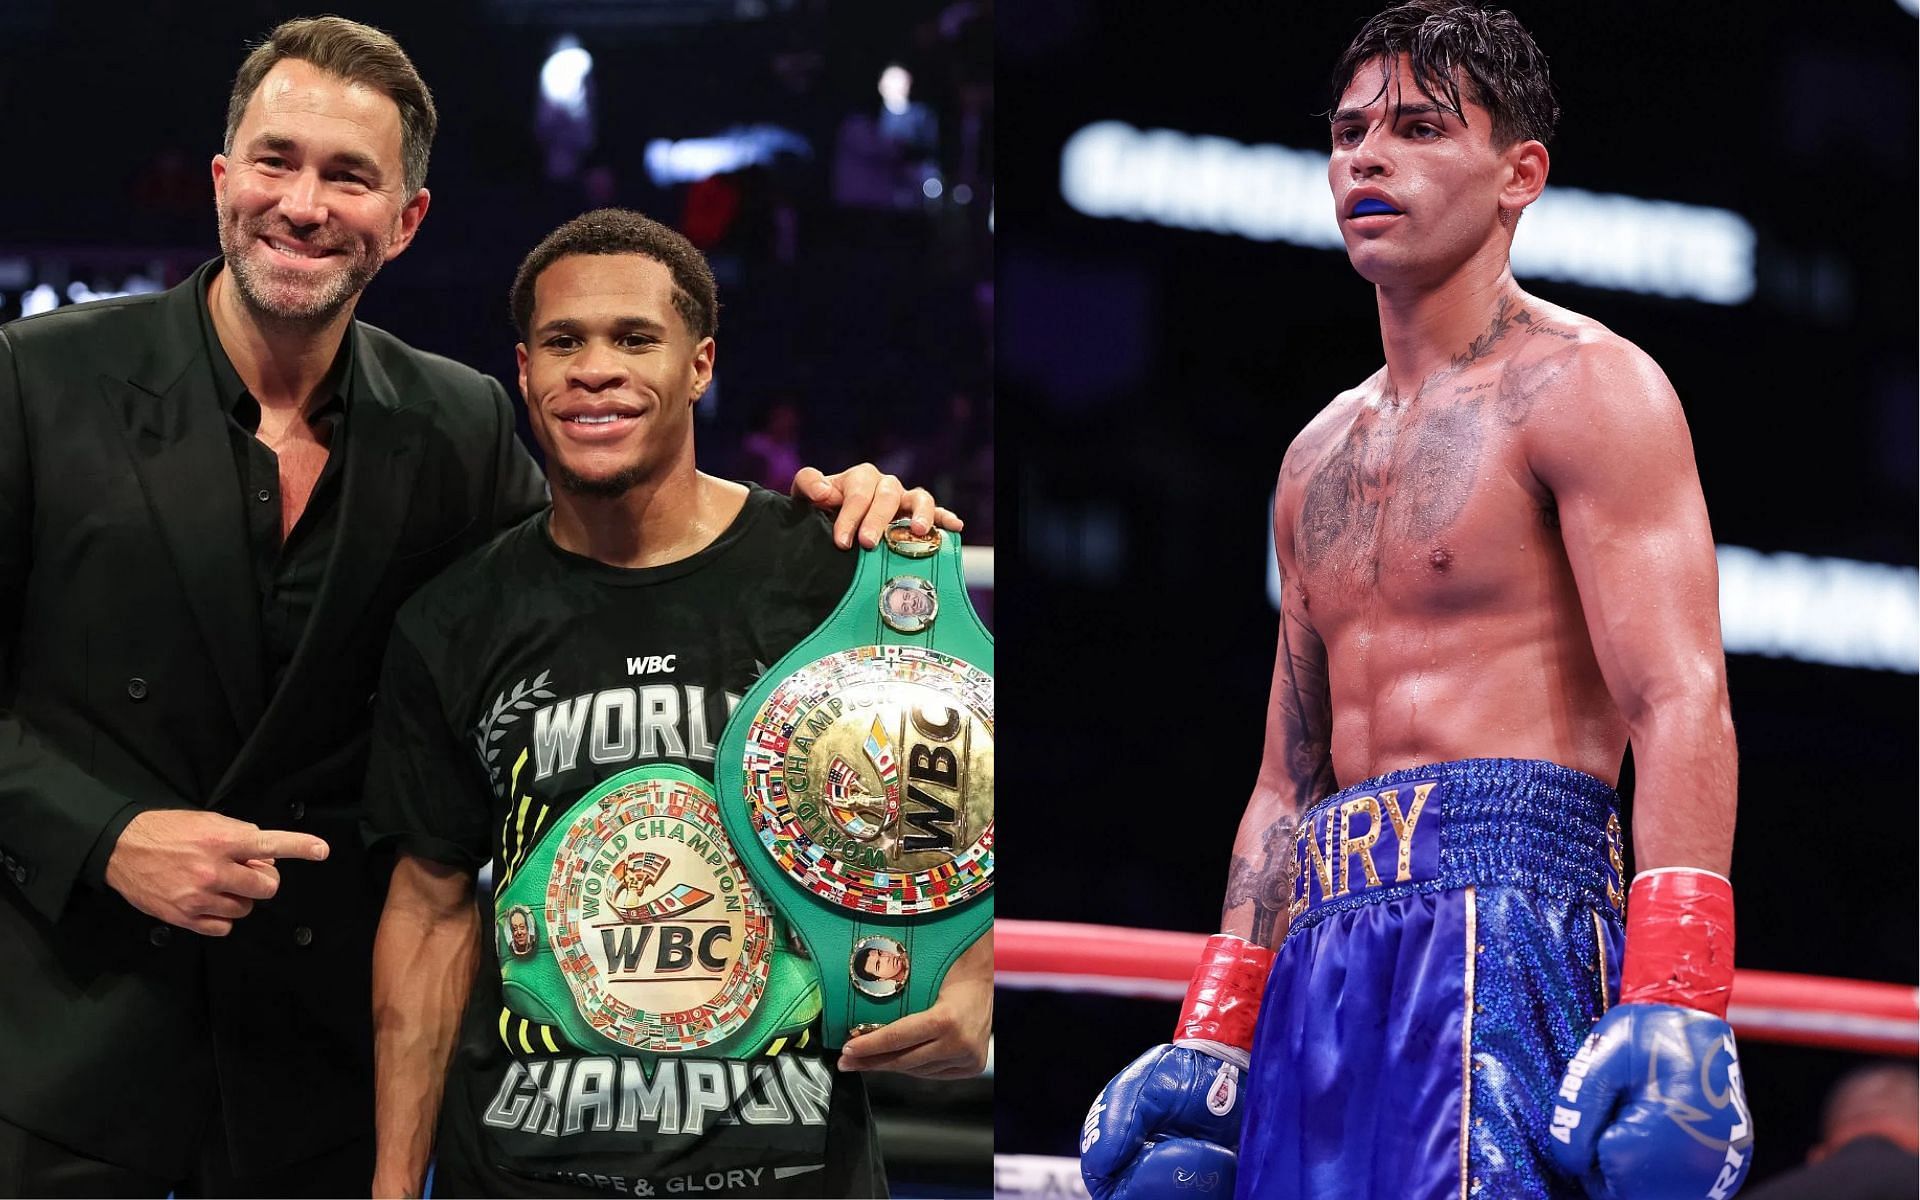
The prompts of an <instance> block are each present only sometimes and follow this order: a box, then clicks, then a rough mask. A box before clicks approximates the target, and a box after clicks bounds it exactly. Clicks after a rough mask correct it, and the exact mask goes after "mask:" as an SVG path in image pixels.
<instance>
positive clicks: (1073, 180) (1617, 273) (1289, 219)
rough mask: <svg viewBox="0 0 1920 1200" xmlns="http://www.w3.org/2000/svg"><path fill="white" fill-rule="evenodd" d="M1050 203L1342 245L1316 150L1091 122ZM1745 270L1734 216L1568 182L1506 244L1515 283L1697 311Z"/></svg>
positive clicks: (1745, 283)
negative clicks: (1535, 282) (1662, 300)
mask: <svg viewBox="0 0 1920 1200" xmlns="http://www.w3.org/2000/svg"><path fill="white" fill-rule="evenodd" d="M1060 195H1061V197H1062V198H1063V199H1065V200H1066V202H1067V203H1068V204H1069V205H1071V206H1072V207H1073V208H1074V209H1075V211H1077V212H1081V213H1084V214H1086V215H1087V216H1090V217H1103V218H1114V219H1119V220H1128V221H1145V222H1148V223H1150V224H1155V225H1165V226H1169V227H1171V228H1175V229H1194V230H1202V231H1206V232H1211V233H1220V234H1226V235H1230V236H1236V237H1244V238H1251V239H1252V240H1254V241H1262V242H1271V241H1281V242H1289V243H1291V244H1293V245H1297V246H1310V247H1313V248H1316V249H1322V250H1339V249H1342V248H1343V243H1342V242H1341V240H1340V228H1339V225H1338V224H1337V223H1336V221H1335V220H1334V215H1333V203H1332V201H1331V199H1330V198H1329V197H1328V193H1327V156H1326V155H1325V154H1322V153H1319V152H1317V151H1312V150H1296V149H1294V148H1292V147H1289V146H1279V145H1263V144H1255V145H1249V144H1246V143H1243V142H1237V141H1234V140H1233V139H1232V138H1225V137H1215V136H1209V135H1201V134H1190V133H1181V132H1178V131H1176V130H1171V129H1135V128H1134V127H1133V126H1131V125H1128V124H1126V123H1125V122H1123V121H1096V122H1094V123H1093V124H1091V125H1087V126H1084V127H1083V128H1081V129H1080V130H1078V131H1077V132H1075V133H1074V134H1073V136H1072V137H1069V138H1068V139H1067V142H1066V145H1065V146H1064V147H1063V148H1062V149H1061V152H1060ZM1753 264H1754V231H1753V226H1752V225H1750V224H1748V223H1747V221H1746V219H1745V218H1744V217H1742V216H1740V215H1739V214H1738V213H1734V212H1730V211H1728V210H1726V209H1723V208H1706V207H1703V206H1700V205H1693V204H1676V203H1672V202H1670V201H1663V200H1643V199H1639V198H1637V197H1633V196H1617V195H1610V194H1606V193H1601V192H1586V191H1581V190H1580V189H1578V188H1567V187H1549V188H1548V189H1547V191H1546V193H1545V194H1544V195H1542V196H1541V197H1540V199H1539V200H1538V201H1536V202H1535V203H1534V204H1533V206H1532V207H1530V208H1529V209H1528V210H1527V218H1526V220H1525V221H1522V222H1521V224H1520V228H1519V231H1518V233H1517V234H1516V236H1515V238H1514V244H1513V271H1514V274H1515V275H1517V276H1520V277H1523V278H1535V279H1551V280H1560V281H1562V282H1566V283H1577V284H1584V285H1586V286H1589V287H1600V288H1610V289H1613V290H1615V291H1625V292H1640V293H1643V294H1648V295H1656V296H1669V297H1674V298H1678V299H1687V300H1699V301H1703V302H1705V303H1708V304H1741V303H1744V302H1745V301H1747V300H1748V299H1749V298H1750V297H1752V295H1753V288H1754V270H1753Z"/></svg>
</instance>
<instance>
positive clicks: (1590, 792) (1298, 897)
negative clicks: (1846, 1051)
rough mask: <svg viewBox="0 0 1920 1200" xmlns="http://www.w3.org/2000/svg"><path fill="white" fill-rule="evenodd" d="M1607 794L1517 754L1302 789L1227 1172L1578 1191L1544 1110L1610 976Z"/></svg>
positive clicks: (1404, 1198) (1328, 1198) (1473, 1199)
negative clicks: (1283, 922) (1303, 804)
mask: <svg viewBox="0 0 1920 1200" xmlns="http://www.w3.org/2000/svg"><path fill="white" fill-rule="evenodd" d="M1618 804H1619V798H1618V797H1617V796H1616V795H1615V794H1614V791H1613V789H1612V788H1610V787H1608V786H1607V785H1606V784H1604V783H1602V782H1601V781H1600V780H1598V779H1595V778H1594V777H1592V776H1591V775H1585V774H1582V773H1581V772H1579V771H1573V770H1569V769H1568V768H1566V767H1562V766H1558V765H1556V764H1554V763H1549V762H1538V761H1533V760H1527V759H1468V760H1463V761H1460V762H1447V763H1439V764H1437V765H1434V766H1429V767H1418V768H1414V769H1411V770H1406V771H1395V772H1393V773H1392V774H1389V775H1382V776H1380V777H1379V778H1377V779H1369V780H1367V781H1366V782H1365V783H1360V784H1356V785H1355V786H1353V787H1350V788H1347V789H1345V790H1344V791H1341V792H1338V793H1336V794H1334V795H1332V796H1329V797H1327V798H1326V799H1325V800H1323V801H1321V802H1320V803H1318V804H1316V805H1314V806H1313V808H1312V809H1310V810H1309V811H1308V812H1307V813H1306V814H1305V815H1304V816H1303V818H1302V819H1301V823H1300V828H1299V832H1298V839H1297V842H1296V855H1297V866H1298V874H1297V878H1296V880H1295V886H1294V894H1293V904H1292V909H1291V914H1292V922H1291V924H1290V926H1289V928H1288V930H1287V937H1286V941H1285V943H1284V944H1283V945H1282V946H1281V948H1280V952H1279V955H1278V957H1277V958H1276V959H1275V962H1274V967H1273V973H1272V975H1271V976H1270V977H1269V979H1268V982H1267V990H1266V997H1265V999H1264V1000H1263V1001H1262V1005H1261V1010H1260V1022H1259V1026H1258V1028H1257V1029H1256V1030H1255V1031H1254V1041H1253V1065H1252V1069H1251V1071H1250V1072H1249V1075H1248V1086H1247V1109H1246V1120H1245V1124H1244V1126H1243V1128H1242V1131H1241V1135H1240V1166H1239V1172H1238V1182H1237V1185H1236V1192H1235V1194H1236V1195H1237V1196H1240V1197H1260V1198H1262V1200H1268V1198H1271V1200H1287V1198H1292V1197H1301V1198H1305V1200H1426V1198H1429V1197H1435V1198H1437V1197H1460V1198H1462V1200H1506V1198H1507V1197H1525V1198H1526V1200H1539V1198H1541V1197H1562V1196H1564V1197H1569V1198H1578V1197H1581V1196H1583V1195H1584V1193H1583V1192H1582V1191H1581V1189H1580V1186H1579V1184H1578V1183H1577V1182H1576V1181H1574V1180H1572V1179H1568V1178H1566V1177H1564V1176H1562V1175H1561V1174H1560V1173H1559V1172H1558V1171H1557V1170H1556V1169H1555V1168H1554V1166H1553V1163H1552V1157H1551V1154H1550V1153H1549V1151H1548V1149H1547V1146H1548V1137H1547V1130H1548V1127H1549V1124H1550V1121H1551V1116H1552V1112H1553V1105H1552V1099H1551V1098H1552V1096H1553V1092H1554V1089H1555V1088H1556V1087H1558V1086H1559V1082H1560V1074H1561V1071H1562V1069H1563V1068H1564V1067H1565V1064H1566V1061H1567V1059H1568V1058H1570V1057H1571V1056H1572V1055H1573V1052H1574V1050H1575V1049H1577V1048H1578V1047H1579V1045H1580V1043H1581V1041H1582V1039H1584V1038H1585V1037H1586V1035H1587V1032H1588V1030H1589V1029H1590V1028H1591V1027H1592V1025H1593V1023H1594V1022H1595V1021H1597V1020H1599V1019H1600V1016H1601V1014H1603V1013H1604V1012H1606V1009H1607V1005H1608V1003H1610V1001H1611V998H1612V997H1614V996H1616V995H1618V994H1619V982H1620V946H1621V925H1620V906H1621V900H1622V896H1623V892H1622V890H1621V858H1620V819H1619V810H1618Z"/></svg>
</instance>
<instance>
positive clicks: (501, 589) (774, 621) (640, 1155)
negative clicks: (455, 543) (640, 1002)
mask: <svg viewBox="0 0 1920 1200" xmlns="http://www.w3.org/2000/svg"><path fill="white" fill-rule="evenodd" d="M549 515H550V514H549V513H548V512H541V513H538V514H536V515H535V516H533V517H531V518H529V519H528V520H526V521H525V522H523V523H521V524H520V525H518V526H516V527H514V528H513V529H510V530H508V531H507V532H506V533H504V534H502V535H501V536H500V537H499V538H497V539H495V540H494V541H493V542H492V543H490V544H489V545H488V546H486V547H485V548H484V549H482V550H480V551H478V552H476V553H475V554H474V555H472V556H470V557H469V558H467V559H465V560H463V561H462V562H460V563H458V564H456V565H455V566H454V567H453V568H451V569H450V570H449V571H447V573H446V574H444V575H442V576H441V577H440V578H438V579H436V580H435V581H434V582H433V583H431V584H429V585H428V586H427V587H426V588H424V589H422V590H421V591H420V592H419V593H418V594H417V595H416V596H415V597H414V598H413V599H412V600H411V601H410V602H409V603H408V604H407V605H406V606H405V608H403V609H402V611H401V613H400V616H399V619H398V622H397V624H396V628H395V633H394V638H393V642H392V646H391V648H390V649H389V651H388V656H387V663H386V667H385V673H384V675H383V677H382V683H381V692H380V713H379V718H378V720H377V722H376V728H375V734H374V747H373V758H372V767H371V771H370V776H369V784H368V795H367V812H368V823H369V831H370V834H371V835H372V836H373V837H374V838H376V839H378V840H382V841H389V840H390V841H392V842H393V843H395V844H396V845H397V847H398V848H399V849H400V850H401V851H403V852H406V853H410V854H416V855H419V856H421V857H424V858H429V859H433V860H435V861H437V862H442V863H448V864H452V865H455V866H461V867H467V868H471V869H474V870H476V871H478V870H479V869H480V868H482V867H483V866H485V865H487V864H491V868H492V880H493V882H492V886H489V887H487V888H485V889H483V900H482V907H483V909H484V910H485V911H484V912H483V917H484V918H485V919H486V922H487V924H486V928H485V931H486V932H487V934H488V936H486V937H485V938H484V939H483V941H484V942H485V947H486V948H485V950H484V953H483V958H482V961H481V964H480V967H479V969H478V971H477V973H476V976H475V980H474V987H473V991H472V994H471V996H470V998H469V1000H468V1003H467V1009H466V1015H465V1018H464V1020H463V1022H462V1025H461V1031H460V1041H459V1045H458V1048H457V1049H456V1051H455V1054H454V1059H453V1063H452V1067H451V1069H450V1071H449V1074H448V1079H447V1088H446V1094H445V1098H444V1100H443V1103H442V1108H441V1121H440V1130H439V1139H438V1146H437V1154H438V1161H439V1166H438V1168H437V1170H438V1174H437V1176H436V1187H437V1188H438V1189H439V1190H441V1191H443V1192H445V1191H447V1189H448V1188H449V1186H451V1187H453V1188H455V1189H456V1191H455V1192H454V1193H451V1194H460V1192H461V1191H465V1190H474V1191H482V1192H488V1193H493V1194H513V1195H540V1194H560V1195H570V1194H580V1193H582V1192H588V1193H597V1194H603V1195H638V1196H647V1195H653V1196H662V1195H666V1196H671V1195H740V1196H869V1195H884V1194H885V1181H884V1176H883V1174H882V1172H881V1168H880V1161H879V1152H878V1147H877V1144H876V1142H875V1139H874V1135H873V1130H872V1121H871V1117H870V1115H869V1113H868V1108H867V1100H866V1091H865V1088H864V1086H863V1081H862V1080H861V1079H860V1077H859V1076H858V1075H844V1076H843V1075H841V1074H839V1073H838V1072H837V1071H836V1070H835V1069H834V1065H833V1064H834V1060H835V1057H836V1055H835V1054H833V1053H832V1052H823V1051H822V1050H821V1048H820V1046H819V1030H818V1027H817V1022H816V1025H815V1027H814V1028H813V1029H811V1030H808V1031H806V1032H803V1033H801V1034H799V1035H797V1036H792V1037H786V1038H781V1039H778V1041H777V1042H776V1043H775V1044H774V1045H773V1046H772V1047H771V1051H772V1052H771V1053H768V1052H766V1051H765V1050H762V1051H759V1052H751V1051H749V1052H745V1053H753V1054H754V1057H752V1058H751V1059H750V1060H748V1061H741V1060H740V1059H738V1058H732V1057H729V1055H728V1054H727V1053H725V1052H724V1051H725V1047H724V1046H723V1047H720V1048H719V1049H718V1050H688V1051H685V1052H680V1053H670V1054H653V1053H641V1052H638V1051H627V1052H625V1053H613V1052H611V1051H610V1050H609V1049H608V1048H607V1047H606V1045H604V1044H598V1045H593V1046H580V1045H577V1044H575V1043H573V1042H571V1041H569V1039H568V1038H567V1037H566V1035H565V1034H564V1032H563V1031H562V1030H561V1029H560V1028H558V1027H556V1026H553V1025H549V1024H545V1023H542V1022H540V1021H537V1020H529V1019H527V1018H526V1017H524V1016H522V1015H520V1014H519V1013H517V1012H515V1011H513V1010H511V1009H509V1008H508V1007H506V1006H505V1005H504V1004H503V1002H502V997H501V991H502V989H501V976H500V968H499V958H500V955H501V954H502V952H503V951H502V949H501V941H500V937H499V936H495V935H494V930H495V928H496V927H495V925H494V918H495V916H496V914H495V913H494V912H493V911H492V910H493V907H494V905H493V901H494V900H495V899H496V898H497V897H498V895H499V889H500V885H501V883H502V881H503V879H505V878H506V877H508V876H510V875H511V874H512V873H513V872H514V871H516V870H517V869H520V868H523V867H525V866H526V864H527V861H528V857H529V853H530V852H531V851H532V849H533V848H534V846H535V844H536V843H538V842H539V841H540V839H541V837H542V836H543V835H544V834H546V833H547V832H548V831H549V830H551V829H553V828H554V827H555V825H556V823H558V822H562V821H564V820H565V819H566V817H567V814H568V811H569V810H570V809H572V808H573V807H574V805H575V804H576V803H577V802H578V801H579V800H580V799H581V798H582V797H583V796H584V795H585V794H586V793H587V792H589V791H591V790H592V789H593V788H594V787H595V786H596V785H598V784H600V783H601V782H603V781H605V780H607V779H609V778H611V777H612V776H615V775H618V774H620V773H622V772H624V771H628V770H631V769H632V768H634V767H638V766H645V765H650V764H673V765H677V766H680V767H684V768H687V769H688V770H691V771H693V772H694V773H695V774H697V775H699V776H700V777H701V778H703V779H705V780H706V781H707V786H708V787H709V788H711V786H712V779H713V759H714V751H715V743H716V742H718V741H719V739H720V734H721V731H722V730H723V729H724V728H725V726H726V723H727V717H728V715H729V713H730V712H731V711H732V709H733V706H734V705H736V704H737V703H738V702H739V700H740V697H741V696H742V695H743V694H744V693H745V692H746V691H747V690H748V689H749V688H750V687H751V686H752V684H753V682H754V680H755V679H756V678H757V677H759V676H760V675H761V674H762V673H763V672H765V671H766V669H767V667H768V666H769V665H770V664H772V663H773V662H774V661H776V660H777V659H779V658H780V657H781V656H782V655H784V654H785V653H786V652H787V651H789V650H790V649H792V648H793V646H794V645H795V644H797V643H798V642H799V641H800V639H801V638H803V637H805V636H806V635H807V634H808V633H810V632H812V631H813V630H814V629H815V628H816V627H817V626H818V625H819V624H820V623H821V622H822V621H824V620H825V619H826V617H827V615H828V614H829V613H830V612H831V611H832V609H833V606H834V605H835V604H836V603H838V601H839V599H840V597H841V596H842V595H843V594H844V593H845V591H846V588H847V585H848V583H849V581H850V580H851V579H852V574H853V566H854V560H853V555H851V554H848V553H845V552H842V551H840V550H838V549H836V548H835V547H834V545H833V542H832V538H831V532H830V527H829V525H828V522H827V521H826V519H825V518H824V517H823V516H822V515H821V514H818V513H816V512H813V511H812V510H811V509H809V508H807V507H806V506H804V505H801V504H796V503H795V502H794V501H792V500H790V499H789V498H787V497H784V496H780V495H777V494H775V493H773V492H769V491H765V490H763V489H759V488H755V489H753V490H752V491H751V492H750V493H749V495H748V497H747V500H746V504H745V506H744V507H743V508H742V509H741V512H740V515H739V517H738V518H737V519H736V520H735V521H734V522H733V523H732V525H730V526H729V527H728V529H727V530H726V532H725V533H723V534H722V535H721V536H720V537H719V538H718V539H717V540H716V541H714V543H713V544H712V545H710V546H708V547H706V548H705V549H703V550H701V551H700V552H699V553H697V554H694V555H692V556H690V557H688V558H685V559H682V560H680V561H679V562H674V563H669V564H667V565H665V566H660V567H649V568H640V569H623V568H618V567H609V566H607V565H605V564H602V563H599V562H596V561H594V560H591V559H587V558H583V557H580V556H578V555H574V554H570V553H568V552H567V551H565V550H562V549H560V548H559V547H558V546H556V545H555V544H554V543H553V540H552V537H551V536H550V534H549V533H548V529H547V521H548V517H549ZM721 836H722V837H724V832H722V833H721ZM665 857H677V856H674V855H668V856H665ZM537 865H538V864H536V866H537ZM698 882H700V883H701V884H703V885H704V886H705V888H706V889H707V891H708V892H712V891H714V890H716V888H715V885H714V883H713V882H712V880H711V879H710V878H702V879H701V880H699V881H698ZM717 908H718V905H714V906H711V908H710V909H709V911H712V910H713V909H717ZM506 915H507V916H508V918H509V919H512V917H513V913H512V912H511V910H509V911H508V912H507V913H506ZM774 916H775V920H774V922H773V926H774V936H775V937H777V938H780V939H783V942H782V944H791V943H790V942H787V941H785V940H784V939H787V938H788V934H787V932H786V930H785V923H784V921H782V920H780V919H779V917H778V913H777V911H776V913H775V914H774ZM500 928H505V927H504V926H502V927H500ZM662 928H664V926H663V927H662ZM520 932H521V931H520V928H519V927H515V930H514V934H513V936H514V937H516V938H518V937H519V936H520ZM622 932H623V933H625V932H626V931H624V930H623V931H622ZM635 932H644V931H641V930H638V929H636V930H635ZM501 936H504V935H501ZM716 936H719V937H722V938H724V937H726V936H727V934H726V933H725V932H724V931H723V932H722V933H721V934H718V935H716ZM663 938H664V934H663ZM705 944H706V943H702V945H705ZM720 946H721V947H722V948H725V946H726V943H725V942H724V941H723V942H722V943H720ZM625 949H626V950H627V951H628V952H629V959H632V958H633V957H634V956H635V955H637V954H638V950H639V944H638V943H637V942H631V943H629V945H628V946H626V947H625ZM653 949H656V950H660V951H661V952H663V953H664V952H666V951H667V950H669V949H672V948H671V947H666V946H665V943H664V941H663V942H662V943H659V944H656V945H655V946H654V947H653ZM508 951H509V952H517V950H516V946H515V944H514V943H508ZM674 952H675V953H677V952H678V951H677V950H675V951H674ZM682 957H684V955H682ZM669 965H670V966H671V965H673V964H669Z"/></svg>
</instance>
